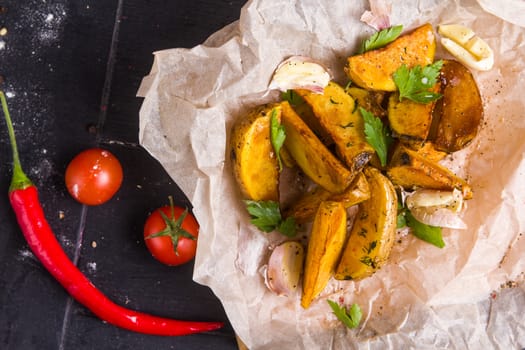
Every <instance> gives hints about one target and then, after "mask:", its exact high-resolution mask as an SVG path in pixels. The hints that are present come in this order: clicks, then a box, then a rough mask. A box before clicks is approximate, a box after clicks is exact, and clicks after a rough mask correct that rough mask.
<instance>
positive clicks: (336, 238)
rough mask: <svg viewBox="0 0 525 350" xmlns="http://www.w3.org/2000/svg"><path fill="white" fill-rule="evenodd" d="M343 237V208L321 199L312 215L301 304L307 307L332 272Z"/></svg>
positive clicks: (323, 286) (324, 285)
mask: <svg viewBox="0 0 525 350" xmlns="http://www.w3.org/2000/svg"><path fill="white" fill-rule="evenodd" d="M345 238H346V209H345V207H344V206H343V204H342V203H340V202H332V201H325V202H322V203H321V205H320V206H319V209H318V210H317V212H316V214H315V219H314V223H313V227H312V233H311V235H310V240H309V241H308V248H307V253H306V261H305V270H304V279H303V294H302V297H301V306H302V307H303V308H305V309H306V308H308V307H309V306H310V304H311V303H312V301H313V300H314V299H315V298H316V297H317V296H318V295H319V293H321V292H322V290H323V289H324V288H325V287H326V284H327V283H328V281H329V280H330V278H331V277H332V275H333V273H334V268H335V266H336V264H337V261H338V260H339V257H340V254H341V250H342V249H343V245H344V242H345Z"/></svg>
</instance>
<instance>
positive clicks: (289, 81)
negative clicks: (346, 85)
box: [268, 56, 331, 93]
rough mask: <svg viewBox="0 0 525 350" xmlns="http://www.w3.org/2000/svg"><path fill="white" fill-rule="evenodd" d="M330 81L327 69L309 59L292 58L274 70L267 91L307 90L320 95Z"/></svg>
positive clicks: (302, 57)
mask: <svg viewBox="0 0 525 350" xmlns="http://www.w3.org/2000/svg"><path fill="white" fill-rule="evenodd" d="M330 80H331V75H330V73H329V71H328V69H327V68H325V67H324V66H323V65H322V64H320V63H318V62H315V61H314V60H312V59H311V58H309V57H305V56H292V57H290V58H288V59H286V60H285V61H283V62H282V63H281V64H279V66H278V67H277V69H276V70H275V72H274V74H273V77H272V81H271V82H270V85H269V87H268V88H269V89H271V90H272V89H277V90H281V91H287V90H290V89H307V90H311V91H314V92H317V93H322V92H323V90H324V88H325V87H326V86H327V85H328V83H329V82H330Z"/></svg>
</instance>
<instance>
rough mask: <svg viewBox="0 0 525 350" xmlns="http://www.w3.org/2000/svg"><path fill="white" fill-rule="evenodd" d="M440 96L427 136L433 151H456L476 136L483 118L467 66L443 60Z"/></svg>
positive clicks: (481, 103) (473, 81)
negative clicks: (434, 148)
mask: <svg viewBox="0 0 525 350" xmlns="http://www.w3.org/2000/svg"><path fill="white" fill-rule="evenodd" d="M440 80H441V87H442V88H441V93H442V94H443V97H442V98H441V99H440V100H438V101H437V103H436V108H435V111H434V115H433V126H432V131H431V133H430V135H429V137H428V139H429V140H430V141H432V143H433V144H434V145H435V147H436V149H438V150H441V151H445V152H449V153H452V152H455V151H458V150H460V149H462V148H464V147H465V146H467V145H468V144H469V143H470V142H471V141H472V139H474V137H475V136H476V135H477V133H478V130H479V127H480V125H481V121H482V119H483V102H482V100H481V95H480V93H479V89H478V85H477V84H476V81H475V80H474V77H473V76H472V74H471V72H470V71H469V70H468V68H467V67H465V66H464V65H462V64H461V63H459V62H458V61H454V60H444V62H443V67H442V68H441V74H440Z"/></svg>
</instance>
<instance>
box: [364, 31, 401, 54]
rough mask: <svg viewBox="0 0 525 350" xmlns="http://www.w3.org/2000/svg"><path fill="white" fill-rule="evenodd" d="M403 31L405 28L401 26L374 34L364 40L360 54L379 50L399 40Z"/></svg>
mask: <svg viewBox="0 0 525 350" xmlns="http://www.w3.org/2000/svg"><path fill="white" fill-rule="evenodd" d="M402 31H403V26H402V25H401V24H400V25H397V26H393V27H390V28H385V29H383V30H381V31H379V32H377V33H375V34H373V35H372V36H371V37H370V38H368V39H366V40H363V42H362V43H361V48H360V50H359V53H364V52H367V51H371V50H375V49H379V48H382V47H383V46H386V45H388V44H390V43H391V42H392V41H394V40H396V39H397V37H398V36H399V35H400V34H401V32H402Z"/></svg>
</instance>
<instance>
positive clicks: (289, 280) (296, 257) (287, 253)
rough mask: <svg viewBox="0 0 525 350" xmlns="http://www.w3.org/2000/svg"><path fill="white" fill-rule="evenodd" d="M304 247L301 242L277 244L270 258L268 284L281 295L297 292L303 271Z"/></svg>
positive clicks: (267, 273) (267, 271)
mask: <svg viewBox="0 0 525 350" xmlns="http://www.w3.org/2000/svg"><path fill="white" fill-rule="evenodd" d="M303 264H304V247H303V245H302V244H301V243H299V242H295V241H287V242H284V243H282V244H280V245H279V246H277V247H276V248H275V249H274V250H273V252H272V254H271V255H270V259H269V260H268V267H267V268H266V276H265V277H266V281H265V282H266V286H267V287H268V289H270V290H271V291H272V292H274V293H275V294H277V295H280V296H290V295H292V294H294V293H295V291H296V290H297V287H298V286H299V282H300V279H301V276H302V273H303Z"/></svg>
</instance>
